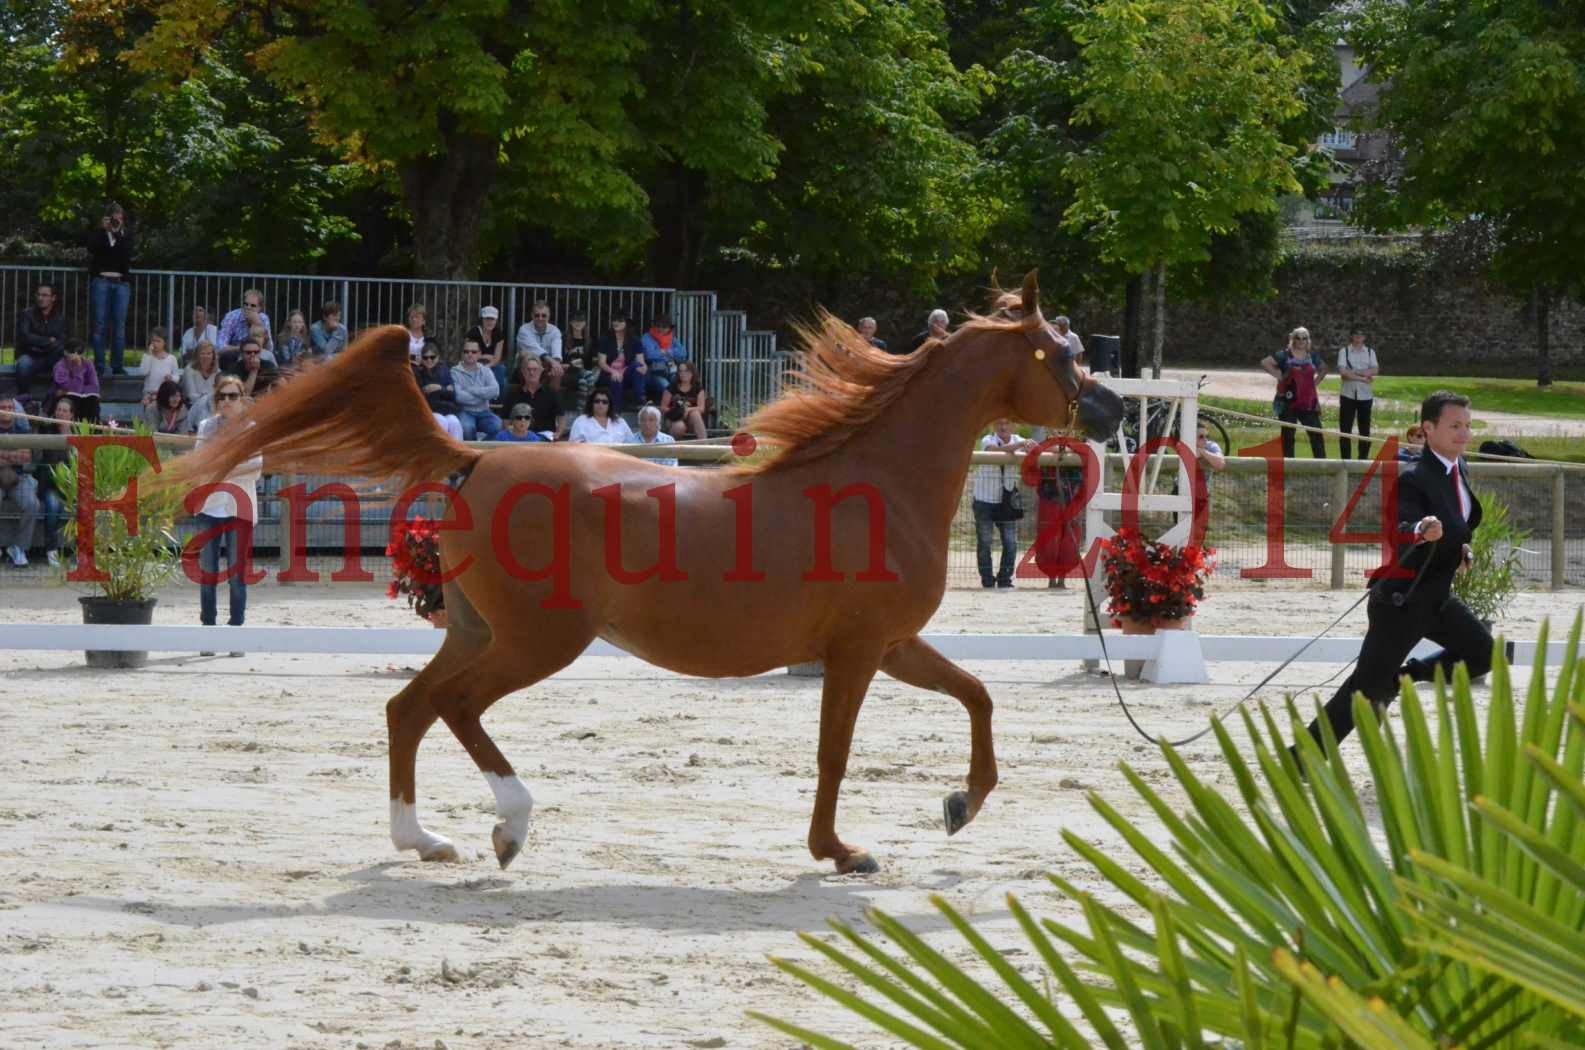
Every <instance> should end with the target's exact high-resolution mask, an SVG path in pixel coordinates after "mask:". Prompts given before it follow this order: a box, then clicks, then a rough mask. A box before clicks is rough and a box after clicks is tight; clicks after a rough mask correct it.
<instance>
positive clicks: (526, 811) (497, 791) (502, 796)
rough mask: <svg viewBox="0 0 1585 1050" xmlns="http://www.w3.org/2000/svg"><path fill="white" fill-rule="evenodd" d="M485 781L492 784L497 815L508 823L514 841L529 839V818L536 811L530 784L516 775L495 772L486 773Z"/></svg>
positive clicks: (509, 833) (507, 830)
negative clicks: (504, 775) (529, 787)
mask: <svg viewBox="0 0 1585 1050" xmlns="http://www.w3.org/2000/svg"><path fill="white" fill-rule="evenodd" d="M484 782H485V783H486V784H488V785H490V793H491V794H493V795H494V796H495V813H496V816H498V817H500V818H501V823H503V824H505V825H506V832H507V834H508V835H509V836H511V839H512V841H513V842H522V841H524V840H525V839H527V838H528V818H529V815H530V814H532V813H533V812H534V796H533V795H531V794H529V792H528V786H527V785H525V784H524V783H523V782H522V781H521V780H519V779H517V777H515V776H510V777H502V776H497V775H495V774H494V773H486V774H484Z"/></svg>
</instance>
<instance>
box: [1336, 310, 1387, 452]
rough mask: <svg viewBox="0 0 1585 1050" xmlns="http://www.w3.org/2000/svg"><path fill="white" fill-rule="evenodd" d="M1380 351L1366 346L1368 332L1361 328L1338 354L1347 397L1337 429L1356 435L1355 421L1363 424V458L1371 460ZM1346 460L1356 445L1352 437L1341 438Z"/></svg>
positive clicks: (1350, 334)
mask: <svg viewBox="0 0 1585 1050" xmlns="http://www.w3.org/2000/svg"><path fill="white" fill-rule="evenodd" d="M1376 373H1377V366H1376V351H1374V350H1372V349H1371V348H1370V347H1368V346H1366V345H1365V333H1364V332H1362V331H1360V330H1359V329H1358V328H1356V329H1354V330H1353V331H1352V332H1350V333H1349V337H1348V345H1347V346H1345V347H1343V349H1341V350H1339V351H1338V352H1337V374H1338V375H1340V376H1342V377H1343V396H1342V399H1341V408H1340V410H1339V412H1338V421H1337V429H1339V430H1341V431H1342V432H1343V433H1345V434H1348V433H1352V432H1353V430H1354V421H1355V420H1358V421H1359V436H1360V438H1361V440H1360V443H1359V458H1360V459H1369V458H1370V442H1369V441H1365V440H1363V439H1365V438H1368V437H1370V403H1371V401H1372V400H1374V398H1375V396H1376V395H1375V391H1374V390H1373V389H1372V386H1371V384H1372V382H1373V381H1374V380H1375V378H1376ZM1337 443H1338V445H1339V447H1340V448H1341V449H1342V453H1343V458H1344V459H1349V458H1350V453H1351V452H1352V451H1353V450H1352V448H1351V447H1350V446H1351V445H1352V444H1353V443H1352V442H1351V441H1349V439H1348V438H1346V437H1345V438H1338V439H1337Z"/></svg>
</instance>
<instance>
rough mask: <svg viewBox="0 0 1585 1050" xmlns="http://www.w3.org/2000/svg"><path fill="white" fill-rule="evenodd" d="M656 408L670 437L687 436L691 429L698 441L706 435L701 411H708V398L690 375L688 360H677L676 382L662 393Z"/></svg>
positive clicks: (691, 366)
mask: <svg viewBox="0 0 1585 1050" xmlns="http://www.w3.org/2000/svg"><path fill="white" fill-rule="evenodd" d="M660 409H661V418H662V419H663V420H665V423H666V428H667V431H668V432H669V433H670V434H671V436H672V437H674V438H681V437H687V436H688V434H689V433H690V432H691V433H692V434H693V436H694V437H696V438H699V439H700V440H701V441H702V440H703V439H705V438H707V437H709V436H710V432H709V430H708V429H706V427H705V422H704V417H705V413H706V412H708V411H709V410H710V398H709V396H708V395H707V394H705V392H704V388H703V387H701V386H700V385H699V380H698V378H697V377H696V376H695V375H694V374H693V364H692V363H691V362H688V361H682V362H679V363H678V365H677V381H676V382H674V383H673V384H672V385H671V387H670V388H668V389H667V390H666V391H665V392H664V393H662V395H661V401H660Z"/></svg>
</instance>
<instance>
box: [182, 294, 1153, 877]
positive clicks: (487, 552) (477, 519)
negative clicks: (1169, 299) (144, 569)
mask: <svg viewBox="0 0 1585 1050" xmlns="http://www.w3.org/2000/svg"><path fill="white" fill-rule="evenodd" d="M803 334H804V337H805V341H806V343H807V347H806V350H805V352H804V355H803V358H802V364H803V367H802V371H801V372H798V373H795V374H794V377H793V378H794V380H795V381H797V385H796V387H795V388H794V389H792V390H790V391H789V392H788V393H786V394H784V395H783V396H782V397H781V398H779V399H778V400H777V401H775V402H773V403H772V404H770V405H768V406H766V407H765V408H764V409H762V410H761V411H760V412H759V413H758V414H756V415H755V416H754V417H753V418H751V419H750V420H748V422H747V423H746V424H745V430H746V431H748V432H750V433H753V434H756V435H757V436H758V437H759V438H761V439H764V440H766V441H768V442H769V443H770V445H771V449H770V450H771V451H773V452H775V454H774V455H770V456H767V457H764V458H763V460H756V461H752V462H747V463H743V464H740V465H738V466H735V467H730V468H726V469H720V470H704V469H694V470H680V469H677V468H672V467H663V466H659V465H657V464H654V463H650V462H647V461H645V460H642V459H637V458H633V457H629V456H626V455H623V454H621V453H618V452H614V451H611V450H609V449H603V448H600V447H598V446H589V445H566V446H548V447H546V446H541V447H524V446H518V445H511V446H504V447H502V448H499V449H490V450H488V451H485V450H480V449H478V448H470V447H468V446H465V445H462V444H459V443H457V442H455V441H453V440H451V439H450V438H448V437H447V436H446V435H445V433H444V432H443V431H441V429H440V428H439V427H437V426H435V425H434V423H433V422H432V420H431V418H430V413H429V409H428V407H427V406H426V405H425V403H424V399H423V396H422V395H421V394H420V392H419V389H418V385H417V383H416V382H415V380H414V378H413V373H412V369H411V368H410V367H409V365H408V339H407V333H406V331H405V330H403V329H402V328H399V327H396V326H394V325H392V326H389V327H385V328H380V329H376V330H373V331H370V332H368V333H366V334H364V335H362V336H360V337H359V338H358V340H357V341H356V342H355V343H354V344H353V345H352V346H351V347H350V348H349V349H348V350H346V351H345V352H344V353H342V354H341V355H339V356H338V357H336V358H335V359H334V360H333V361H332V362H331V363H329V364H327V365H324V366H320V367H316V368H310V369H309V370H307V371H305V372H303V373H302V374H300V375H297V376H294V377H292V378H291V379H289V380H288V382H287V384H286V385H285V387H284V389H282V390H279V391H277V392H275V393H274V394H273V395H272V396H271V397H269V398H268V399H265V400H263V401H261V402H259V404H257V405H256V406H254V408H253V410H252V415H251V418H252V419H253V421H254V423H255V424H256V425H255V426H252V427H249V428H247V429H242V430H237V431H234V432H233V433H232V435H231V436H229V437H227V438H226V439H224V440H222V441H217V442H215V443H213V444H211V445H210V446H208V447H206V448H205V449H203V450H202V451H199V452H197V453H194V454H192V455H190V456H187V457H185V458H184V459H183V460H181V461H179V462H178V464H177V466H176V469H175V471H174V472H173V474H174V477H175V478H179V479H181V480H183V481H184V482H186V483H203V482H211V481H215V480H217V479H219V478H222V477H224V476H225V475H226V474H227V473H228V472H229V471H230V470H231V469H232V467H234V466H235V465H236V464H238V463H240V462H242V461H244V460H246V459H248V458H250V457H252V456H255V455H259V454H261V453H262V454H263V456H264V461H265V463H266V465H267V466H268V468H269V469H270V470H271V471H272V472H278V473H292V472H300V473H315V474H351V475H357V476H360V477H369V478H380V479H393V480H396V481H400V482H405V483H409V484H411V483H419V482H431V483H437V482H440V481H441V480H442V479H446V478H448V477H454V476H457V475H461V476H462V477H463V480H462V481H461V483H460V485H459V487H458V489H457V491H456V493H455V495H454V497H453V505H452V508H451V511H450V515H451V519H450V525H451V527H448V528H447V529H446V531H444V532H442V534H441V536H440V540H439V546H440V554H441V563H442V567H443V569H444V570H445V572H446V573H447V574H448V575H449V574H455V575H454V577H453V578H450V579H449V580H447V582H445V584H444V593H445V605H446V609H447V613H448V622H447V626H446V634H445V639H444V641H443V643H442V645H441V647H440V650H439V652H437V653H436V654H435V657H434V659H433V660H431V661H430V662H429V663H428V664H427V665H426V666H425V667H424V669H423V670H422V671H420V672H419V673H418V674H417V676H415V677H414V678H413V680H412V681H411V682H410V683H409V684H408V685H407V687H406V688H404V689H403V690H402V691H401V692H400V693H398V694H397V695H396V696H395V697H394V698H392V699H391V701H390V702H389V703H388V704H387V705H386V722H387V726H388V728H389V731H390V771H391V839H392V841H393V842H395V844H396V847H397V848H398V849H401V850H416V851H417V852H418V855H419V856H420V857H421V858H423V859H424V860H446V859H455V857H456V851H455V849H453V847H452V845H451V843H450V842H449V841H447V840H446V839H444V838H442V837H441V836H439V835H437V834H435V833H434V832H432V831H430V830H428V829H426V828H425V827H424V826H423V825H422V824H421V823H419V820H418V814H417V810H416V808H415V802H416V799H417V794H416V790H415V787H414V766H415V759H416V756H417V752H418V745H419V741H420V740H421V739H422V738H423V736H424V734H425V732H426V731H427V730H428V729H429V728H430V726H431V725H433V724H434V722H435V720H436V719H437V718H438V719H441V720H443V721H444V722H445V723H446V725H447V726H448V727H450V729H451V731H452V732H453V733H454V734H456V737H457V739H458V741H460V742H461V744H462V746H463V747H464V748H465V749H466V750H467V752H468V754H469V755H471V756H472V757H473V760H474V762H475V763H477V765H478V767H479V770H480V771H481V772H482V773H483V774H484V778H485V780H486V782H487V783H488V784H489V786H490V789H491V791H492V792H493V794H494V796H495V802H496V812H497V814H498V816H499V817H500V823H498V824H497V825H496V826H495V829H494V833H493V836H492V838H493V844H494V847H495V855H496V857H497V859H498V860H499V861H500V863H501V866H502V867H503V868H504V867H506V865H507V864H509V863H510V862H511V861H512V858H513V857H515V856H516V855H517V853H518V851H519V850H520V849H521V848H522V845H523V842H524V840H525V838H526V836H527V832H528V820H529V813H530V810H531V809H532V807H533V799H532V797H531V796H530V794H529V791H528V789H527V787H525V786H524V785H523V783H522V782H521V781H520V780H518V778H517V776H516V775H515V774H514V773H513V770H512V764H511V763H510V762H508V761H507V760H506V756H504V755H503V754H501V752H500V750H499V749H498V748H497V747H496V745H495V743H494V742H493V741H492V740H491V739H490V737H489V735H488V734H486V733H485V731H484V729H483V728H482V727H481V726H480V724H479V719H480V716H482V715H483V714H484V712H485V711H486V710H487V709H488V708H489V707H490V705H491V704H493V703H495V702H496V701H497V700H499V699H501V697H503V696H505V695H507V694H508V693H511V692H513V691H514V690H518V689H524V688H527V687H528V686H531V685H533V684H534V683H535V682H538V681H539V680H541V679H542V678H545V677H546V676H548V675H552V674H555V673H556V672H557V671H559V670H561V669H562V668H564V667H566V666H567V665H568V664H570V663H572V661H573V660H575V659H577V658H578V654H580V653H582V652H583V651H584V649H585V648H587V647H588V645H589V643H590V642H592V641H594V639H596V638H604V639H605V640H606V641H608V642H610V643H611V644H613V645H615V646H617V647H618V648H621V649H623V650H625V651H627V652H629V653H631V654H633V655H634V656H637V657H639V658H641V659H643V660H647V661H649V662H650V663H652V664H655V665H657V666H659V667H664V668H666V669H667V670H671V671H675V672H677V673H679V674H687V675H700V676H705V677H716V678H720V677H743V676H747V675H757V674H760V673H763V672H765V671H770V670H773V669H775V668H778V667H786V666H789V665H792V664H798V663H804V662H808V661H814V660H820V661H823V662H824V665H825V680H824V685H823V693H822V696H821V700H820V739H819V782H818V787H817V790H816V793H815V803H814V814H813V816H812V817H811V819H810V824H809V840H808V841H809V850H810V852H811V853H812V854H814V856H815V858H816V859H817V860H821V859H829V860H831V861H833V862H835V864H836V868H837V870H838V871H839V872H870V871H874V870H876V863H875V861H874V860H873V859H872V858H871V856H870V855H869V853H868V852H866V851H865V850H863V849H861V848H859V847H858V846H854V845H851V844H848V843H845V842H843V841H842V840H841V839H840V838H839V837H838V836H837V830H836V810H837V793H838V789H839V787H840V785H841V782H842V777H843V773H844V771H845V769H846V767H847V760H848V750H849V747H850V745H851V743H852V740H853V727H854V723H855V721H856V720H857V718H858V713H859V707H860V705H862V704H863V702H864V696H865V693H866V691H867V690H868V688H869V684H870V680H871V678H873V677H874V675H875V672H876V671H885V672H886V673H887V674H889V675H891V676H892V677H893V678H895V679H897V680H898V681H901V682H906V683H908V684H910V685H915V686H918V687H920V688H921V689H929V690H933V691H936V692H940V693H945V694H948V695H950V696H952V697H955V698H956V699H957V700H958V701H959V702H960V703H962V704H963V706H964V707H965V708H967V709H968V714H969V730H970V743H971V750H970V758H969V770H968V778H967V782H966V787H967V791H966V792H965V791H954V792H952V793H951V794H949V795H948V796H947V798H946V801H945V803H944V812H945V817H946V830H947V833H948V834H949V835H950V834H953V833H955V832H957V831H958V830H959V829H960V828H962V827H963V826H964V825H965V824H967V823H968V822H969V821H970V820H972V819H973V818H974V816H975V815H976V814H977V813H978V812H979V810H980V807H981V806H983V805H984V803H985V798H986V796H987V795H988V794H989V793H990V791H991V789H992V788H993V787H995V786H996V756H995V752H994V750H993V748H992V745H991V698H990V695H989V694H988V693H987V692H986V689H985V686H984V685H982V684H981V683H980V681H979V680H978V679H976V678H975V677H974V676H973V675H971V674H968V673H967V672H965V671H963V670H962V669H961V668H959V667H957V666H955V665H954V664H953V663H952V662H951V661H949V660H947V659H946V658H944V657H943V656H941V654H940V653H938V652H936V651H935V650H934V649H932V648H931V647H930V646H929V645H927V644H926V643H925V642H923V641H922V640H920V638H919V631H920V630H921V629H922V628H923V627H924V626H925V624H926V623H927V622H929V620H930V617H931V615H932V614H933V613H934V612H935V610H936V606H937V605H938V604H939V603H940V601H941V595H942V592H943V590H944V589H945V587H946V569H947V540H948V533H949V531H950V529H951V525H952V520H953V517H954V515H955V514H956V513H957V511H958V508H959V506H960V503H961V500H962V494H963V487H964V479H965V477H966V475H967V474H968V470H969V466H970V463H969V456H970V454H971V452H972V451H973V450H974V448H975V445H976V441H975V439H976V438H977V437H978V436H979V435H980V434H982V433H983V432H984V431H985V430H986V427H987V426H988V424H990V423H991V421H993V420H995V419H998V418H1000V417H1003V416H1009V417H1012V418H1016V419H1021V420H1024V421H1027V422H1031V423H1039V424H1045V425H1048V426H1057V427H1069V428H1076V427H1082V428H1083V429H1084V430H1085V431H1087V432H1088V433H1089V434H1090V435H1092V436H1095V437H1101V436H1104V435H1105V434H1108V433H1111V432H1113V431H1115V429H1116V426H1117V422H1118V419H1119V418H1120V416H1121V414H1122V407H1123V406H1122V401H1121V399H1120V398H1119V397H1118V396H1117V395H1116V394H1115V393H1113V392H1112V391H1109V390H1106V389H1105V388H1102V387H1098V386H1097V385H1096V383H1095V381H1094V380H1093V379H1090V378H1088V377H1087V376H1085V375H1083V374H1082V373H1081V371H1080V370H1079V368H1078V366H1077V364H1076V362H1075V361H1074V360H1073V359H1072V358H1071V356H1070V355H1069V353H1068V351H1067V347H1066V341H1065V340H1064V339H1062V337H1060V336H1059V335H1057V333H1056V332H1055V330H1054V329H1052V328H1051V327H1050V326H1049V325H1047V324H1046V322H1045V321H1044V320H1043V319H1042V318H1041V315H1040V309H1039V291H1038V288H1037V286H1036V282H1035V278H1034V274H1030V275H1029V277H1028V278H1026V280H1025V282H1024V287H1023V290H1022V293H1021V294H1020V293H1004V294H1001V295H1000V296H999V297H998V300H997V303H996V308H995V310H994V312H993V313H992V315H991V316H986V317H973V318H971V319H970V320H969V321H967V322H966V323H965V324H964V325H963V326H962V327H961V328H960V329H959V330H958V331H957V332H955V333H953V334H952V335H951V336H950V337H948V338H947V339H946V340H944V341H934V340H933V341H931V342H928V343H926V344H925V345H924V346H922V347H920V348H919V349H918V350H916V351H915V352H913V353H912V354H908V355H906V356H892V355H890V354H887V353H885V352H883V351H880V350H876V349H874V348H872V347H870V346H869V344H868V343H867V342H866V341H865V340H863V339H862V338H860V337H859V336H858V335H857V334H856V333H855V332H854V331H853V330H852V329H850V328H849V327H848V326H847V325H845V324H843V323H841V322H840V321H837V320H835V319H834V318H831V317H829V316H826V317H824V318H823V319H822V321H821V323H820V324H819V325H818V326H816V327H814V328H812V329H809V330H806V331H805V332H804V333H803ZM850 486H854V488H849V487H850ZM464 505H465V508H464Z"/></svg>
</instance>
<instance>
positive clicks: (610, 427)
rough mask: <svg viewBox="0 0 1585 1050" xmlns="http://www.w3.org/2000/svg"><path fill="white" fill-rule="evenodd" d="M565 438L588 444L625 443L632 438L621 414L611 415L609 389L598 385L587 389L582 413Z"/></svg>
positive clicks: (630, 430) (631, 433)
mask: <svg viewBox="0 0 1585 1050" xmlns="http://www.w3.org/2000/svg"><path fill="white" fill-rule="evenodd" d="M567 440H568V441H582V442H584V443H586V444H590V445H625V444H627V443H628V442H629V441H631V440H633V428H632V427H630V426H628V425H627V420H625V419H623V418H622V417H621V416H612V415H611V391H610V390H609V389H606V388H605V387H598V388H596V389H594V390H591V391H589V400H588V401H587V402H586V403H585V404H584V409H583V415H581V416H579V417H578V418H577V419H576V420H575V421H574V422H573V424H572V431H571V433H569V434H568V435H567Z"/></svg>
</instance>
